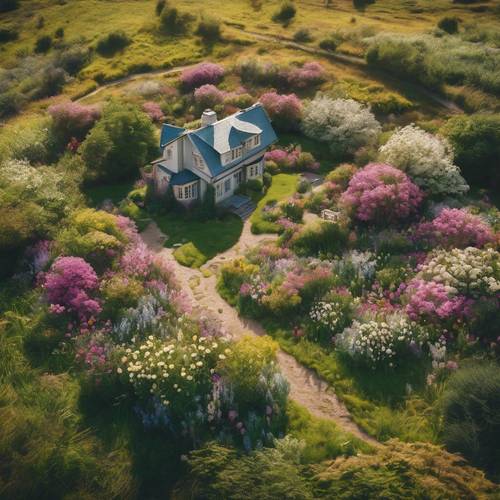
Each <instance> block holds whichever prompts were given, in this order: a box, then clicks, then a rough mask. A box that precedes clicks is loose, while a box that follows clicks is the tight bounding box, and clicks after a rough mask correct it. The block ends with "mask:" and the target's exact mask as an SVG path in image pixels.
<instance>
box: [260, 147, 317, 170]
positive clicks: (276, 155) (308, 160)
mask: <svg viewBox="0 0 500 500" xmlns="http://www.w3.org/2000/svg"><path fill="white" fill-rule="evenodd" d="M264 159H265V160H266V169H267V170H268V171H269V172H270V173H271V174H277V173H279V172H282V171H284V172H286V171H302V170H310V171H312V172H315V171H317V170H318V169H319V166H320V165H319V163H318V162H317V161H316V160H315V158H314V156H313V155H312V154H311V153H308V152H305V151H302V148H301V147H300V146H295V145H293V144H290V145H289V146H288V147H287V148H285V149H281V148H275V149H271V150H270V151H267V152H266V153H265V155H264Z"/></svg>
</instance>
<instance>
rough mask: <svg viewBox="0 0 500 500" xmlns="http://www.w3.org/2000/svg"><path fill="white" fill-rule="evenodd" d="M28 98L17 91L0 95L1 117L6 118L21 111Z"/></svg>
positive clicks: (9, 91)
mask: <svg viewBox="0 0 500 500" xmlns="http://www.w3.org/2000/svg"><path fill="white" fill-rule="evenodd" d="M25 102H26V97H25V96H24V95H23V94H21V93H20V92H17V91H15V90H8V91H7V92H3V93H0V117H2V118H5V117H7V116H10V115H15V114H17V113H19V111H21V109H22V107H23V105H24V103H25Z"/></svg>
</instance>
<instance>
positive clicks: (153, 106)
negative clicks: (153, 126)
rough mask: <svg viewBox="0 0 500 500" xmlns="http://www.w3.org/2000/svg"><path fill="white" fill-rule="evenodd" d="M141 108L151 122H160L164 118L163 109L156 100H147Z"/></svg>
mask: <svg viewBox="0 0 500 500" xmlns="http://www.w3.org/2000/svg"><path fill="white" fill-rule="evenodd" d="M142 110H143V111H144V113H146V114H147V115H148V116H149V118H151V121H152V122H155V123H157V122H161V121H162V120H163V118H164V115H163V111H162V110H161V107H160V105H159V104H158V103H157V102H153V101H147V102H145V103H144V104H143V105H142Z"/></svg>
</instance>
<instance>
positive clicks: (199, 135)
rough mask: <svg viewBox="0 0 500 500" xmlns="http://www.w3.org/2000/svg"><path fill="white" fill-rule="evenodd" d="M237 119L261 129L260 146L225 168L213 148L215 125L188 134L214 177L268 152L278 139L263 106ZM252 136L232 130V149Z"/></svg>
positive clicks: (238, 114) (230, 135) (240, 113)
mask: <svg viewBox="0 0 500 500" xmlns="http://www.w3.org/2000/svg"><path fill="white" fill-rule="evenodd" d="M236 117H237V118H238V120H240V121H243V122H248V123H250V124H253V125H256V126H257V127H259V128H260V129H261V131H262V132H261V139H260V145H259V146H258V147H256V148H255V149H251V150H249V151H247V152H246V153H245V154H244V155H243V157H242V158H238V159H237V160H235V161H233V162H231V163H228V164H226V165H224V166H223V165H222V164H221V161H220V155H219V153H217V151H216V150H215V149H214V148H213V146H212V145H213V141H214V137H213V136H214V132H213V125H208V126H206V127H203V128H201V129H198V130H195V131H193V132H189V133H188V135H189V137H190V139H192V141H193V143H194V144H195V146H196V147H197V148H198V150H199V151H200V154H201V155H202V156H203V159H204V160H205V163H206V164H207V166H208V169H209V170H210V173H211V174H212V176H214V177H215V176H217V175H219V174H221V173H222V172H224V171H225V170H228V169H230V168H232V167H234V166H235V165H238V164H239V163H242V162H243V161H245V160H246V159H247V158H250V157H251V156H255V155H256V154H258V153H259V152H262V151H264V150H266V149H267V148H268V147H269V146H270V145H271V144H273V143H274V142H276V141H277V139H278V137H277V136H276V133H275V132H274V129H273V127H272V125H271V120H270V119H269V116H268V115H267V113H266V111H265V110H264V108H263V107H262V105H261V104H256V105H254V106H252V107H251V108H247V109H245V110H243V111H241V112H239V113H237V115H236ZM252 135H254V134H252V133H247V132H243V131H241V130H237V129H235V128H232V129H231V130H230V132H229V145H230V147H231V148H234V147H237V146H240V145H241V143H242V142H243V141H244V140H245V139H247V138H249V137H251V136H252Z"/></svg>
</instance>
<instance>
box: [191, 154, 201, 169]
mask: <svg viewBox="0 0 500 500" xmlns="http://www.w3.org/2000/svg"><path fill="white" fill-rule="evenodd" d="M193 163H194V166H195V167H196V168H199V169H203V166H204V164H203V159H202V157H201V156H200V155H199V154H197V153H193Z"/></svg>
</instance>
